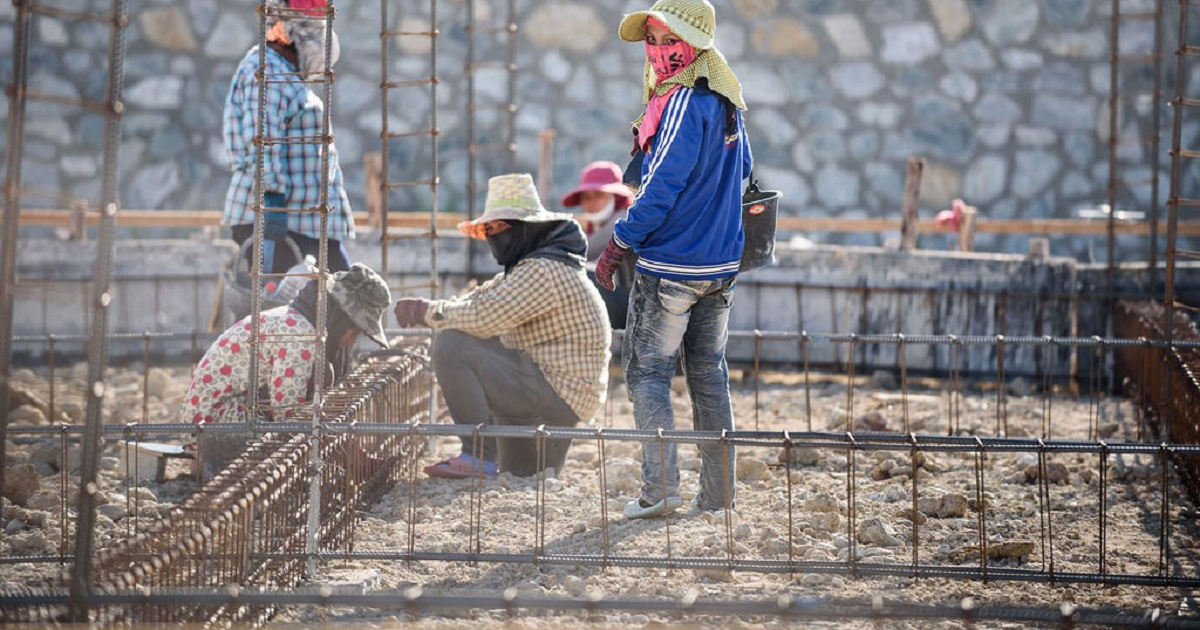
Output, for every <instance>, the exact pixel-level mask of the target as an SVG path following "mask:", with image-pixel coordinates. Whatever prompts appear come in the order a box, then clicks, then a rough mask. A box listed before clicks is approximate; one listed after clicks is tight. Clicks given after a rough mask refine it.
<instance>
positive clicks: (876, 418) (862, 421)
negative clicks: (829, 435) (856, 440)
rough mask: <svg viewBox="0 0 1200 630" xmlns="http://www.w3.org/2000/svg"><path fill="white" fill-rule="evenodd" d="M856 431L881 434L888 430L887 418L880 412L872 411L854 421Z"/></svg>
mask: <svg viewBox="0 0 1200 630" xmlns="http://www.w3.org/2000/svg"><path fill="white" fill-rule="evenodd" d="M854 430H855V431H864V432H868V433H881V432H883V431H887V430H888V421H887V418H884V417H883V414H881V413H879V412H878V411H872V412H870V413H867V414H863V415H861V416H859V417H858V419H857V420H855V421H854Z"/></svg>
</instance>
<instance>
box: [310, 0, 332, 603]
mask: <svg viewBox="0 0 1200 630" xmlns="http://www.w3.org/2000/svg"><path fill="white" fill-rule="evenodd" d="M336 16H337V8H336V7H335V6H334V4H333V1H332V0H330V2H329V4H328V5H327V6H326V7H325V16H324V18H323V19H324V24H325V67H324V71H323V72H322V73H321V80H322V82H323V87H324V88H325V108H324V110H323V112H324V116H322V118H321V138H320V140H318V141H317V142H318V143H319V144H321V145H322V146H321V178H320V181H321V192H320V193H319V194H318V196H317V203H318V204H320V210H321V228H320V234H319V235H318V237H319V238H318V240H319V242H318V244H317V286H319V287H324V286H326V285H325V278H326V276H327V275H328V273H329V272H328V268H329V212H330V210H331V208H330V205H329V183H330V182H329V153H330V145H331V144H332V143H333V135H332V128H333V20H334V18H335V17H336ZM301 78H302V79H306V78H307V77H301ZM328 303H329V292H328V291H317V321H316V328H317V351H316V352H315V353H314V360H315V361H316V365H314V366H313V397H312V410H313V411H312V434H311V435H310V436H309V451H308V465H309V471H308V472H309V484H308V540H307V547H306V550H305V551H306V553H307V555H308V558H307V564H306V565H305V571H306V577H307V578H308V579H310V580H311V579H314V578H315V577H316V576H317V553H318V552H319V551H320V549H319V548H318V547H319V544H320V540H319V535H320V532H319V531H318V530H319V529H320V526H321V503H322V502H321V478H322V476H323V472H324V463H323V462H322V461H321V420H322V417H321V416H322V413H321V406H322V404H323V403H324V399H323V398H324V397H323V394H324V390H325V344H326V336H327V335H328V334H329V331H328V330H327V328H328V326H327V321H326V320H327V318H328Z"/></svg>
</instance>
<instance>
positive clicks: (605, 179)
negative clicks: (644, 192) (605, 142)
mask: <svg viewBox="0 0 1200 630" xmlns="http://www.w3.org/2000/svg"><path fill="white" fill-rule="evenodd" d="M588 190H596V191H599V192H606V193H610V194H613V195H615V196H616V198H617V209H618V210H622V209H624V208H628V207H629V204H630V202H631V201H633V192H632V191H630V190H629V187H628V186H626V185H625V184H622V183H621V167H619V166H617V165H616V164H613V163H612V162H592V163H591V164H588V165H587V166H585V167H583V170H582V171H580V173H579V185H578V186H576V187H575V190H572V191H571V192H569V193H567V196H565V197H563V198H562V205H564V206H566V207H568V208H572V207H575V206H578V205H579V203H580V199H579V198H580V196H581V195H582V194H583V193H584V192H585V191H588Z"/></svg>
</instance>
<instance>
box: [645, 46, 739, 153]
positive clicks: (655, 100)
mask: <svg viewBox="0 0 1200 630" xmlns="http://www.w3.org/2000/svg"><path fill="white" fill-rule="evenodd" d="M700 79H707V80H708V86H709V88H710V89H711V90H712V91H714V92H717V93H718V94H720V95H722V96H724V97H725V98H727V99H729V101H730V102H731V103H733V105H734V107H737V108H738V109H740V110H742V111H745V110H746V101H745V100H743V98H742V84H741V83H740V82H739V81H738V79H737V77H736V76H735V75H734V74H733V70H732V69H730V67H729V63H728V62H727V61H725V56H724V55H722V54H721V51H719V50H717V49H716V48H708V49H705V50H697V51H696V60H695V61H693V62H692V64H691V65H690V66H688V67H686V68H684V69H683V70H680V71H679V72H678V73H676V74H675V75H673V76H671V77H669V78H667V79H665V80H663V81H659V80H658V76H657V75H655V74H654V68H653V67H652V66H651V65H650V61H649V60H646V64H645V68H644V70H643V73H642V84H643V88H644V89H643V94H642V102H643V103H645V104H646V111H645V112H644V113H643V114H642V116H641V117H640V118H638V119H637V120H636V121H635V122H634V127H635V128H636V129H637V136H638V139H637V141H638V147H639V148H641V149H642V150H643V151H644V150H646V149H647V147H648V146H649V143H650V139H651V138H653V137H654V134H655V133H656V132H657V131H658V125H659V123H660V122H661V121H662V115H663V111H664V110H665V109H666V107H667V101H668V100H670V98H671V95H672V94H674V93H675V91H676V90H678V89H679V88H680V87H687V88H692V87H695V86H696V81H698V80H700Z"/></svg>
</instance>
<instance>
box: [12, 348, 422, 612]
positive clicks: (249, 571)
mask: <svg viewBox="0 0 1200 630" xmlns="http://www.w3.org/2000/svg"><path fill="white" fill-rule="evenodd" d="M430 378H431V376H430V372H429V367H428V359H427V358H426V357H425V356H424V355H423V353H417V352H394V353H379V354H376V355H372V357H370V358H368V360H367V361H365V362H364V363H363V364H361V365H359V366H358V367H357V368H355V370H354V371H353V372H351V373H350V374H349V375H348V376H347V379H346V381H345V382H344V383H343V384H342V385H341V386H339V387H335V388H334V389H332V390H330V391H329V393H328V395H327V396H326V398H325V400H324V408H323V413H324V414H326V415H327V417H330V418H332V419H335V420H336V421H337V422H338V423H340V424H341V425H342V428H343V430H342V431H339V432H336V433H329V434H323V433H322V432H321V431H319V430H318V431H316V432H313V431H311V429H309V430H306V431H297V432H294V433H275V432H270V433H265V434H264V435H262V436H261V437H260V438H258V439H256V440H254V441H253V442H252V443H250V444H249V446H248V447H247V449H246V450H245V452H243V453H242V454H241V455H240V456H239V457H238V458H237V459H236V460H234V461H233V462H232V463H231V464H230V465H229V466H228V467H227V468H225V469H224V470H222V471H221V472H220V473H219V474H218V475H216V476H215V477H214V478H213V479H212V480H211V481H209V482H208V483H207V484H205V485H204V486H203V487H202V488H201V489H199V490H198V491H197V492H196V493H195V494H193V495H192V496H190V497H188V498H187V499H186V500H185V501H184V502H183V503H181V504H179V505H178V506H177V507H175V508H174V509H172V510H171V513H170V514H169V515H168V516H166V517H165V518H163V519H162V520H160V521H159V522H157V523H155V524H154V525H153V526H151V527H150V528H149V529H148V530H146V531H144V532H141V533H139V534H137V535H136V536H133V537H132V538H130V539H129V540H127V541H125V542H124V543H122V544H120V545H118V546H117V547H115V548H112V549H107V550H104V551H103V552H101V553H99V554H98V556H97V558H96V561H95V570H94V572H93V574H92V576H91V578H92V584H93V585H94V587H93V590H94V592H96V593H111V592H116V591H123V590H128V589H151V588H153V589H157V588H182V587H186V588H206V587H207V588H216V587H221V586H226V585H229V584H238V585H243V586H255V585H257V586H263V587H265V586H274V587H279V586H284V587H288V586H296V585H299V584H300V583H301V582H302V581H303V580H304V577H305V565H306V562H308V561H309V560H314V561H315V559H313V558H311V557H310V554H309V553H307V551H306V537H307V535H308V529H309V528H308V525H307V520H308V504H309V501H308V495H309V483H310V480H311V479H312V478H314V477H316V478H317V479H319V480H320V484H321V490H322V492H321V496H322V497H324V499H323V501H322V504H321V506H320V521H319V522H320V525H319V528H318V530H317V539H318V540H319V544H320V545H321V549H323V550H332V549H340V550H344V551H346V552H351V551H353V549H354V542H355V536H354V533H355V523H356V519H357V516H358V512H359V511H360V510H362V509H364V508H365V507H367V506H369V505H371V504H372V503H373V502H374V501H375V500H377V499H378V497H379V496H380V495H381V494H382V493H383V492H385V491H386V490H387V489H388V488H389V487H390V485H391V484H392V483H394V481H395V480H396V479H398V478H401V477H404V476H411V474H412V471H411V468H412V467H413V466H414V465H415V463H416V461H417V459H418V457H419V456H420V453H421V452H422V449H423V447H424V443H423V442H422V441H420V440H418V439H415V438H414V437H413V436H412V435H411V434H408V435H405V434H391V435H366V434H361V433H360V432H358V431H356V427H355V424H356V423H357V422H360V421H372V422H376V423H386V422H389V421H394V420H404V421H406V422H420V421H422V420H424V419H426V415H427V413H428V411H429V401H428V394H429V391H430V389H429V380H430ZM314 434H315V435H316V436H317V437H318V439H319V442H320V445H321V446H320V449H321V452H320V453H319V458H316V459H317V461H320V462H322V464H321V466H320V467H319V468H314V467H313V466H311V465H310V464H309V460H310V453H309V449H310V448H311V444H312V441H311V440H310V435H314ZM199 455H200V456H203V455H202V454H199ZM64 503H65V502H64ZM6 599H7V598H6ZM89 607H90V608H91V610H92V615H93V617H92V618H93V619H96V620H100V621H109V622H111V621H118V620H121V621H131V620H138V619H140V620H143V621H192V622H197V621H209V620H213V619H217V618H220V619H222V620H224V621H226V622H230V621H246V622H251V623H261V622H262V621H265V620H266V619H267V618H269V615H270V613H271V610H273V606H270V605H265V606H257V607H253V606H251V607H233V608H227V607H223V606H212V607H208V606H179V607H173V606H172V607H156V608H153V609H151V608H146V607H143V608H141V609H140V613H139V614H138V615H137V616H135V617H133V618H131V617H130V616H129V615H130V611H129V610H128V609H126V608H123V607H120V606H117V607H111V608H106V607H103V606H100V607H91V606H90V604H89ZM61 612H62V611H61V610H57V609H55V610H40V611H31V610H26V611H22V610H20V609H17V610H15V611H14V610H13V609H6V610H5V611H4V612H3V614H0V618H3V619H5V620H6V621H16V620H21V619H25V620H39V619H54V618H57V617H58V615H60V614H61ZM28 615H32V617H30V616H28Z"/></svg>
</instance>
